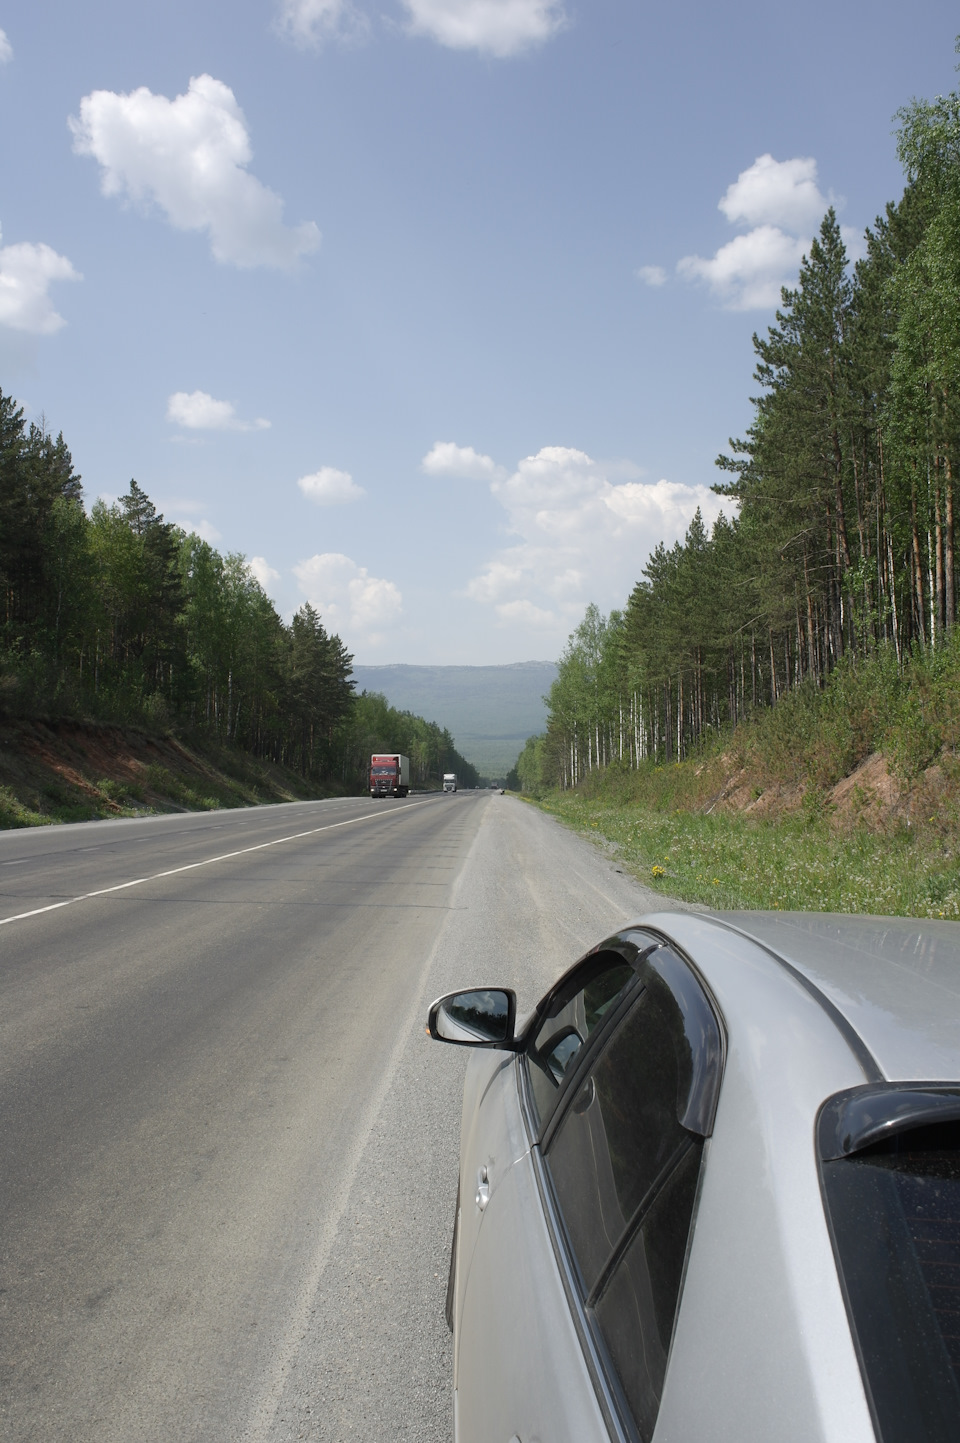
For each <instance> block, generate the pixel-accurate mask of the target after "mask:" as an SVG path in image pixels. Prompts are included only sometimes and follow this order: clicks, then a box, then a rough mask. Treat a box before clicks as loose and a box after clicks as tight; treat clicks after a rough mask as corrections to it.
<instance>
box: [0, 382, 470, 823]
mask: <svg viewBox="0 0 960 1443" xmlns="http://www.w3.org/2000/svg"><path fill="white" fill-rule="evenodd" d="M0 603H2V610H0V707H2V710H3V711H4V712H5V713H6V714H7V715H8V716H17V715H19V716H37V715H43V714H47V715H58V714H59V715H62V716H71V715H72V716H76V715H85V716H88V717H96V718H99V719H102V720H109V721H116V722H121V723H139V724H143V725H147V726H149V727H151V728H153V729H156V730H161V731H162V730H163V729H165V728H166V727H168V726H176V727H179V728H180V729H183V728H187V729H193V730H195V731H199V732H202V733H203V734H204V735H206V736H207V737H208V738H209V739H211V740H213V741H215V742H216V743H219V744H222V745H227V746H236V747H240V748H243V749H245V750H246V751H249V752H252V753H253V755H254V756H256V757H260V758H264V759H269V760H271V761H273V762H275V763H278V764H282V765H284V766H288V767H292V768H295V769H296V770H297V771H299V772H300V774H301V775H302V776H303V777H313V778H326V779H328V780H331V781H332V780H336V781H338V782H339V784H341V785H343V786H345V787H347V788H349V789H351V790H360V789H362V788H363V787H364V786H365V785H366V777H367V765H368V763H369V758H370V753H371V752H372V751H374V750H377V749H380V750H388V751H403V752H406V753H407V754H409V755H410V757H411V761H412V763H413V768H414V780H415V782H416V784H418V785H423V784H437V785H439V782H440V776H441V773H442V772H443V771H444V770H455V771H457V773H458V774H459V775H460V777H461V778H462V780H463V781H464V784H465V785H475V784H476V782H477V780H478V779H477V776H476V772H475V770H474V768H472V767H471V766H470V765H469V764H468V763H467V762H466V761H465V760H464V759H463V758H462V757H461V756H460V755H459V754H458V753H457V751H456V749H455V747H454V745H453V742H452V739H451V737H450V734H449V732H447V731H446V730H444V729H443V728H442V727H440V726H438V725H436V724H435V723H428V722H425V721H423V719H422V718H420V717H416V716H413V715H412V714H411V713H409V712H398V711H395V710H394V709H392V708H390V707H387V705H386V703H385V702H384V700H383V698H382V697H376V698H357V697H356V695H355V692H354V684H353V680H352V661H353V658H352V657H351V656H350V654H349V652H348V651H347V650H346V648H345V646H344V645H343V643H342V641H341V640H340V638H339V637H338V636H335V635H331V634H330V633H328V632H327V630H326V628H325V627H324V625H323V623H322V621H321V618H320V617H319V615H318V614H317V612H316V611H315V610H314V609H313V607H311V606H310V605H309V603H305V604H304V605H303V606H301V608H300V610H299V611H298V612H297V613H296V615H295V616H294V617H293V620H292V622H291V624H290V625H289V626H287V625H286V624H285V623H284V622H283V621H282V620H281V618H280V616H279V615H278V614H277V611H276V609H275V608H274V606H273V603H272V602H271V601H270V599H269V597H268V596H267V595H266V593H265V592H264V591H263V588H262V587H261V586H260V584H259V583H258V582H257V580H256V579H255V577H254V576H253V574H252V573H251V571H250V569H249V567H248V566H247V563H246V560H245V558H244V557H243V556H240V555H236V554H230V555H227V556H221V555H220V554H219V553H218V552H217V551H215V550H214V549H213V547H211V546H210V545H209V544H208V543H207V542H205V541H203V540H201V538H200V537H199V536H196V535H187V534H186V533H184V532H183V531H182V530H180V529H179V528H178V527H176V526H172V525H170V524H169V523H168V522H165V521H164V519H163V517H162V516H161V515H159V514H158V512H157V510H156V507H155V506H154V504H153V502H152V501H151V500H150V498H149V496H147V495H146V493H145V492H144V491H143V489H142V488H141V487H140V486H139V485H138V484H137V482H136V481H135V480H132V481H131V482H130V488H129V490H128V492H127V493H126V495H124V496H122V497H121V498H120V500H119V501H118V502H116V503H115V504H114V505H112V506H108V505H106V504H105V503H104V502H102V501H97V502H95V503H94V505H93V507H92V508H91V511H90V514H89V515H87V513H86V512H85V510H84V507H83V501H82V489H81V484H80V477H79V476H77V475H76V474H75V472H74V470H73V463H72V461H71V457H70V453H69V451H68V450H67V448H66V445H65V443H64V441H63V437H62V436H58V437H57V439H56V440H53V438H52V437H51V436H49V435H48V434H47V432H46V431H45V430H44V428H43V427H37V426H33V425H32V426H30V427H29V428H27V427H26V425H25V422H24V417H23V412H22V410H21V409H20V408H18V407H17V406H16V404H15V402H14V401H13V400H12V399H11V398H10V397H8V396H4V395H3V394H2V393H0ZM172 785H173V791H174V792H175V793H176V796H175V797H174V800H179V801H180V802H181V803H182V805H184V806H189V807H198V808H204V807H213V806H219V805H224V804H226V805H229V804H230V802H229V797H226V798H225V797H224V795H223V793H222V791H220V790H218V789H217V788H213V789H205V788H203V787H200V788H199V789H198V788H197V787H196V786H193V785H189V786H188V785H186V784H183V783H173V784H172ZM178 788H179V790H178ZM97 792H98V795H99V797H100V798H101V800H102V801H103V802H104V803H105V804H108V805H111V804H112V805H123V806H126V805H127V804H128V803H129V804H131V805H136V804H138V803H139V801H140V798H139V797H138V795H137V793H136V791H135V789H131V788H130V787H127V788H126V790H124V788H123V787H122V786H121V784H119V783H117V782H115V781H111V780H109V779H107V780H106V781H103V782H102V784H101V785H100V786H99V787H98V788H97Z"/></svg>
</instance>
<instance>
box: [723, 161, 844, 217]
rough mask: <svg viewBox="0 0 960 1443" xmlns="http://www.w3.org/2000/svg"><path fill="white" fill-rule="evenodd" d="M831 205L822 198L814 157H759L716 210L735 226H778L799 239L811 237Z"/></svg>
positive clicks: (742, 173) (825, 198)
mask: <svg viewBox="0 0 960 1443" xmlns="http://www.w3.org/2000/svg"><path fill="white" fill-rule="evenodd" d="M829 205H830V200H829V199H828V198H827V197H826V196H824V195H821V194H820V189H819V187H818V185H817V162H816V161H815V160H814V159H813V158H812V157H807V158H806V159H801V158H799V157H798V158H797V159H795V160H774V158H773V156H772V155H758V156H757V159H756V160H755V161H754V162H753V165H751V166H749V167H748V169H747V170H742V171H741V172H740V174H739V175H738V176H737V178H736V180H735V181H734V182H733V184H732V185H729V186H728V187H727V189H726V192H725V193H724V195H723V197H722V199H721V200H720V201H719V203H718V207H717V208H718V209H719V210H722V211H723V213H724V215H725V216H726V218H727V220H728V221H730V222H731V223H732V224H734V225H751V226H753V225H776V226H782V227H783V228H784V230H788V231H793V233H794V234H795V235H796V234H804V233H805V234H812V233H813V231H814V230H815V229H816V227H817V226H818V225H819V224H820V221H821V220H822V219H823V216H824V214H825V212H826V210H827V207H828V206H829Z"/></svg>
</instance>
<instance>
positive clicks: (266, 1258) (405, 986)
mask: <svg viewBox="0 0 960 1443" xmlns="http://www.w3.org/2000/svg"><path fill="white" fill-rule="evenodd" d="M11 864H13V865H11ZM183 868H189V870H182V869H183ZM163 873H166V874H167V875H161V874H163ZM131 882H133V883H136V885H133V886H127V885H124V884H127V883H131ZM114 887H120V888H122V890H113V891H111V890H108V889H109V888H114ZM91 892H97V893H100V895H97V896H89V895H87V894H89V893H91ZM78 897H83V898H84V900H82V901H70V899H72V898H78ZM65 901H69V902H70V904H69V905H67V906H60V905H58V904H60V903H63V902H65ZM643 902H644V898H643V895H642V889H640V888H638V887H636V885H635V884H633V883H631V882H629V880H628V879H626V878H623V877H620V876H618V875H617V874H616V872H615V871H614V869H613V867H612V866H611V865H610V864H609V863H607V862H605V861H603V859H601V858H599V857H597V856H596V855H595V854H594V853H593V852H592V851H591V850H590V849H589V848H587V847H585V846H584V844H582V843H581V842H579V841H578V840H577V839H576V838H572V837H570V836H569V835H568V834H566V833H563V832H562V831H561V829H559V828H558V827H557V826H556V825H555V824H553V823H552V822H550V821H549V820H548V819H545V818H543V817H541V816H539V815H538V814H536V813H534V812H532V810H531V809H529V808H525V807H523V806H521V805H520V804H518V803H516V802H513V801H511V800H510V799H507V798H500V797H498V796H491V795H489V794H471V793H461V794H457V795H456V796H455V797H446V798H444V797H430V798H415V797H411V798H409V799H407V800H406V801H405V802H387V803H384V802H379V803H372V802H370V801H369V799H365V798H361V799H353V800H347V801H334V802H326V803H302V804H294V805H291V806H289V807H271V808H263V809H256V810H252V811H245V812H234V813H216V814H207V815H205V816H190V817H174V818H170V817H165V818H158V819H154V820H143V821H139V820H138V821H134V822H126V823H112V822H110V823H98V824H87V825H86V826H80V827H64V828H57V829H53V828H51V829H48V830H44V831H42V832H31V833H20V832H18V833H5V834H0V920H2V919H4V918H19V919H20V920H12V921H7V922H6V923H5V925H3V926H2V927H0V1148H2V1164H3V1165H2V1172H0V1408H2V1411H0V1423H2V1433H3V1436H4V1438H10V1439H11V1440H17V1443H20V1440H27V1439H30V1440H34V1439H36V1440H41V1439H42V1440H44V1443H54V1440H60V1439H64V1440H66V1439H71V1440H77V1443H87V1440H90V1443H92V1440H94V1439H96V1440H98V1443H114V1440H116V1443H120V1440H133V1439H141V1438H142V1439H150V1440H160V1439H171V1438H177V1439H211V1440H213V1439H231V1440H232V1439H236V1440H238V1443H240V1440H243V1443H247V1440H249V1443H261V1440H263V1443H265V1440H275V1439H276V1440H279V1439H287V1438H290V1439H294V1438H297V1439H299V1438H318V1439H320V1438H322V1439H341V1438H347V1437H353V1436H356V1437H358V1438H360V1437H362V1438H365V1439H378V1438H381V1437H382V1438H384V1439H386V1438H390V1439H406V1438H409V1439H434V1438H436V1439H442V1438H447V1437H449V1431H450V1397H449V1351H448V1342H447V1336H446V1333H445V1329H444V1326H443V1321H442V1302H443V1291H444V1286H445V1281H446V1262H447V1250H448V1248H449V1236H450V1227H451V1223H452V1206H453V1195H452V1188H453V1186H454V1185H455V1183H454V1179H455V1175H456V1161H455V1159H456V1147H457V1132H458V1126H459V1088H460V1079H461V1077H462V1070H463V1054H461V1053H459V1052H458V1051H457V1050H456V1049H453V1048H441V1047H437V1046H436V1045H431V1044H429V1043H428V1042H426V1041H425V1039H424V1038H423V1034H422V1020H423V1015H424V1013H425V1006H426V1003H427V1002H428V1001H429V998H430V997H431V996H432V995H435V994H436V993H437V992H439V991H442V990H444V989H445V988H446V987H447V986H454V985H458V984H459V983H461V982H463V981H467V982H470V981H475V980H483V979H486V980H502V981H511V982H513V983H514V984H515V985H517V984H519V986H520V989H521V1001H522V1002H526V1003H529V1002H532V1001H533V1000H534V998H535V996H536V995H537V993H538V992H539V991H540V990H541V988H542V986H543V985H544V983H545V981H546V980H548V979H549V977H551V976H552V975H554V974H555V972H556V971H557V970H559V967H560V966H563V965H565V964H566V963H567V962H569V961H570V960H572V958H573V957H574V956H575V955H576V954H577V952H578V951H580V950H582V947H583V946H585V945H587V944H589V943H590V942H592V941H594V940H596V938H597V937H598V936H599V935H601V933H602V932H603V931H605V930H607V929H608V928H609V927H611V926H613V925H616V924H617V923H618V922H619V921H621V920H622V919H623V917H625V916H627V915H629V914H631V913H634V912H637V911H639V910H641V908H642V905H643ZM45 907H53V908H55V910H51V911H43V910H40V909H42V908H45ZM25 913H32V915H24V914H25Z"/></svg>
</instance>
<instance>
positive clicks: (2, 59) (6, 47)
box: [0, 30, 13, 65]
mask: <svg viewBox="0 0 960 1443" xmlns="http://www.w3.org/2000/svg"><path fill="white" fill-rule="evenodd" d="M12 59H13V46H12V45H11V44H10V41H9V40H8V39H7V32H6V31H5V30H0V65H6V64H7V62H8V61H9V60H12Z"/></svg>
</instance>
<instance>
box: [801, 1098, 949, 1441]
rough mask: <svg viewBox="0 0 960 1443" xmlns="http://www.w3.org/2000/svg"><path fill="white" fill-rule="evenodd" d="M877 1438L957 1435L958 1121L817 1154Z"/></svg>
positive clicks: (927, 1438)
mask: <svg viewBox="0 0 960 1443" xmlns="http://www.w3.org/2000/svg"><path fill="white" fill-rule="evenodd" d="M822 1169H823V1179H824V1192H825V1196H826V1200H827V1208H828V1212H829V1215H830V1221H831V1225H832V1228H833V1234H834V1242H835V1246H836V1251H837V1258H838V1261H839V1264H840V1272H841V1276H842V1278H843V1282H844V1285H845V1288H846V1293H847V1302H848V1307H849V1310H850V1315H851V1320H852V1322H853V1326H854V1332H855V1335H856V1338H857V1342H858V1344H859V1349H860V1355H861V1362H862V1366H863V1372H864V1376H865V1381H866V1383H867V1387H868V1389H869V1392H870V1394H871V1399H872V1404H873V1409H874V1415H875V1419H876V1423H877V1428H878V1434H879V1437H880V1438H881V1440H882V1443H913V1440H915V1439H918V1438H922V1439H924V1440H925V1443H956V1440H957V1439H958V1438H960V1122H956V1121H949V1122H942V1123H938V1124H935V1125H931V1126H924V1127H918V1128H913V1129H910V1130H908V1131H902V1132H899V1133H896V1134H895V1135H894V1136H892V1137H890V1138H889V1139H886V1140H884V1141H882V1142H877V1143H874V1144H873V1145H872V1146H869V1147H865V1148H863V1149H862V1150H860V1151H859V1152H854V1153H852V1154H851V1155H850V1156H847V1157H840V1158H834V1159H831V1160H830V1161H827V1162H824V1163H823V1164H822Z"/></svg>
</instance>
